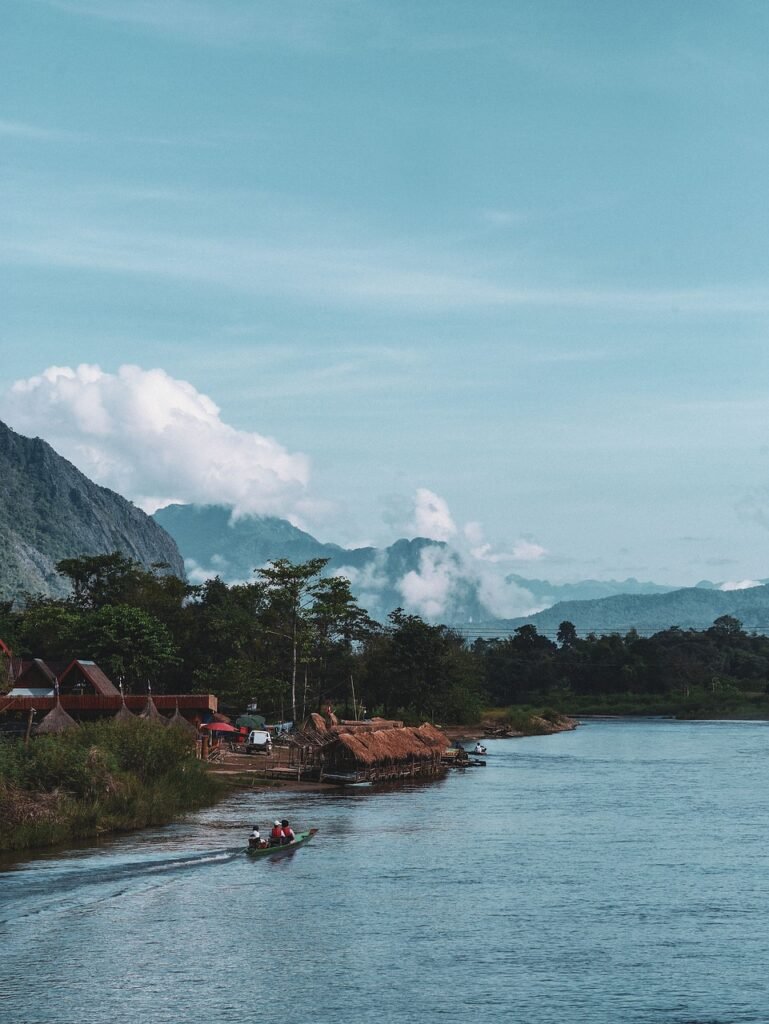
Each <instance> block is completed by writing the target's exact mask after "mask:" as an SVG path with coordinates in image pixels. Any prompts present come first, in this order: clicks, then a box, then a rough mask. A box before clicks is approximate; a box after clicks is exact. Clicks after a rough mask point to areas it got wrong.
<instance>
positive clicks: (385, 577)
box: [154, 505, 480, 620]
mask: <svg viewBox="0 0 769 1024" xmlns="http://www.w3.org/2000/svg"><path fill="white" fill-rule="evenodd" d="M231 516H232V513H231V510H230V509H229V508H225V507H223V506H220V505H169V506H168V507H167V508H162V509H158V511H157V512H155V514H154V518H155V520H156V521H157V522H158V523H159V524H160V525H161V526H162V527H163V528H164V529H165V530H167V531H168V532H169V533H170V534H171V536H172V537H173V538H174V540H175V541H176V543H177V544H178V546H179V550H180V551H181V552H182V555H183V556H184V559H185V567H186V569H187V572H188V574H189V576H190V579H191V580H193V581H194V580H195V579H196V578H202V577H204V576H207V575H214V574H215V575H218V576H220V577H221V578H222V579H223V580H224V581H225V582H227V583H234V582H238V581H240V582H242V581H247V580H253V578H254V575H253V574H254V569H256V568H258V567H260V566H263V565H266V564H267V562H270V561H272V560H273V559H276V558H287V559H288V560H289V561H291V562H306V561H308V560H309V559H310V558H327V559H328V560H329V562H328V568H327V572H329V573H336V572H340V570H344V572H345V574H346V575H348V576H349V577H350V579H351V580H352V590H353V592H354V593H355V594H356V596H357V598H358V600H359V601H360V603H361V604H362V605H363V607H364V608H366V609H367V610H368V612H369V613H370V614H371V615H372V616H373V617H374V618H377V619H382V620H384V619H385V618H386V617H387V615H388V614H389V612H391V611H392V610H393V608H397V607H399V606H401V605H403V603H404V601H403V595H402V594H401V592H400V591H399V590H398V588H397V585H398V582H399V581H400V580H401V579H402V578H403V577H404V576H405V575H406V574H407V573H409V572H416V571H417V570H418V569H419V564H420V556H421V552H422V551H423V550H424V548H426V547H432V546H434V545H436V544H437V542H436V541H432V540H426V539H425V538H424V537H417V538H415V539H414V540H399V541H396V542H395V544H392V545H390V547H388V548H381V549H380V548H374V547H363V548H343V547H340V545H338V544H330V543H325V542H323V541H319V540H316V539H315V537H313V536H312V535H311V534H309V533H305V532H304V530H300V529H298V528H297V527H296V526H292V524H291V523H289V522H288V521H287V520H285V519H278V518H276V517H275V516H244V517H242V518H240V519H237V520H236V521H234V522H233V521H232V518H231ZM437 546H438V547H440V548H442V549H443V548H445V545H444V544H437ZM468 600H469V601H470V605H471V607H472V609H474V610H475V612H476V614H478V613H479V612H480V606H479V605H478V603H477V601H475V603H473V601H472V595H468V594H464V595H463V596H462V599H461V601H459V603H461V604H462V605H463V606H464V605H466V604H467V603H468ZM455 603H456V602H455Z"/></svg>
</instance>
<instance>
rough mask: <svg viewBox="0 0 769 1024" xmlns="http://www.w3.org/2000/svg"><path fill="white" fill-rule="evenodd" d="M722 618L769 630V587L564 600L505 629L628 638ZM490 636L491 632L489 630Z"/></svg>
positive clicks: (702, 626)
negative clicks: (567, 629)
mask: <svg viewBox="0 0 769 1024" xmlns="http://www.w3.org/2000/svg"><path fill="white" fill-rule="evenodd" d="M721 615H733V616H735V618H738V619H739V620H740V621H741V622H742V624H743V626H744V627H745V628H746V629H748V630H753V629H755V630H759V631H766V630H767V628H768V627H769V587H767V586H761V587H752V588H750V589H749V590H729V591H723V590H708V589H705V588H703V587H686V588H684V589H681V590H674V591H671V592H670V593H667V594H622V595H617V596H614V597H606V598H601V599H599V600H596V601H560V602H559V603H558V604H555V605H553V607H552V608H547V609H545V610H544V611H541V612H537V613H536V614H535V615H530V616H528V617H527V618H520V619H510V620H506V621H505V622H504V627H505V628H506V629H510V628H516V627H518V626H523V625H527V624H531V625H534V626H536V627H537V630H538V631H539V632H540V633H547V634H549V635H553V634H554V633H555V631H556V630H557V629H558V626H559V624H560V623H561V622H563V621H564V620H568V621H569V622H572V623H573V624H574V625H575V626H576V628H577V632H579V633H581V634H583V635H584V634H586V633H599V634H600V633H612V632H618V633H625V632H627V631H628V630H630V629H637V630H638V632H639V633H653V632H656V631H658V630H660V629H668V628H669V627H670V626H680V627H681V628H682V629H707V627H708V626H711V625H712V624H713V620H714V619H717V618H718V617H719V616H721ZM498 625H500V626H502V625H503V624H502V623H499V624H498ZM485 631H486V632H488V628H487V629H486V630H485Z"/></svg>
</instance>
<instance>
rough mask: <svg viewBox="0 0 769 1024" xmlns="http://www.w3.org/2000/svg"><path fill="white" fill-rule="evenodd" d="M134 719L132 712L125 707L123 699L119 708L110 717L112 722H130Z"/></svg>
mask: <svg viewBox="0 0 769 1024" xmlns="http://www.w3.org/2000/svg"><path fill="white" fill-rule="evenodd" d="M133 718H136V715H135V714H134V713H133V711H130V710H129V709H128V708H127V707H126V702H125V697H124V698H123V699H122V701H121V702H120V707H119V708H118V709H117V711H116V712H115V714H114V715H113V716H112V720H113V721H114V722H130V721H131V719H133Z"/></svg>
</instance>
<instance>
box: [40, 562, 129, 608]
mask: <svg viewBox="0 0 769 1024" xmlns="http://www.w3.org/2000/svg"><path fill="white" fill-rule="evenodd" d="M56 571H57V572H58V573H59V574H60V575H61V576H66V577H67V579H68V580H69V581H70V584H71V586H72V603H73V604H74V605H75V606H76V607H78V608H101V607H102V606H103V605H106V604H123V603H125V602H126V601H128V600H129V598H130V597H131V596H133V595H134V594H135V591H136V590H137V588H138V585H139V581H140V577H141V576H142V575H143V574H144V572H145V570H144V569H143V567H142V566H141V565H140V564H139V563H138V562H136V561H134V560H133V559H132V558H126V556H125V555H123V554H121V553H120V552H119V551H113V552H111V554H107V555H82V556H81V557H80V558H63V559H62V560H61V561H60V562H57V563H56Z"/></svg>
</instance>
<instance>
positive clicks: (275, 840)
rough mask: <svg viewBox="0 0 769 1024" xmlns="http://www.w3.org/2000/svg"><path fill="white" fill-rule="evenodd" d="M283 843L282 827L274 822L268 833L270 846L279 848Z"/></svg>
mask: <svg viewBox="0 0 769 1024" xmlns="http://www.w3.org/2000/svg"><path fill="white" fill-rule="evenodd" d="M282 843H283V826H282V825H281V823H280V822H279V821H277V820H276V821H275V822H274V823H273V826H272V830H271V831H270V846H281V845H282Z"/></svg>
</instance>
